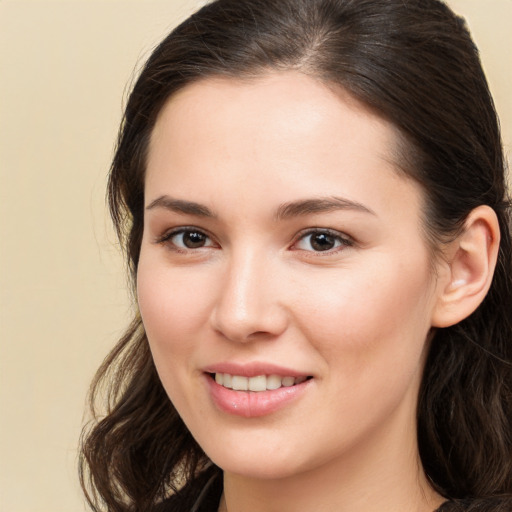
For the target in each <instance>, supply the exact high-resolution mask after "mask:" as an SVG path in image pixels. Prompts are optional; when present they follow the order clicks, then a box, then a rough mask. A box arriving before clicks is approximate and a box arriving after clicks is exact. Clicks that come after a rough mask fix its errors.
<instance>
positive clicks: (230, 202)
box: [82, 0, 512, 512]
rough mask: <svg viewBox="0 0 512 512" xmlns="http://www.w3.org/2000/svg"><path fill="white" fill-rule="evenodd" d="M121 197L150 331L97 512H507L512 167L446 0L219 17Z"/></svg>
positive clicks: (152, 114) (175, 60)
mask: <svg viewBox="0 0 512 512" xmlns="http://www.w3.org/2000/svg"><path fill="white" fill-rule="evenodd" d="M109 200H110V206H111V212H112V216H113V219H114V222H115V225H116V227H117V229H118V233H119V235H120V237H121V240H122V242H123V244H124V246H125V247H126V249H127V255H128V261H129V265H130V269H131V273H132V277H133V282H134V284H135V289H136V293H137V300H138V307H139V311H140V315H139V314H137V315H136V318H135V319H134V321H133V323H132V325H131V327H130V328H129V330H128V331H127V333H126V334H125V336H124V337H123V339H122V340H121V341H120V343H119V344H118V346H117V347H116V348H115V349H114V351H113V352H112V353H111V355H110V356H109V358H108V359H107V360H106V362H105V363H104V365H103V366H102V368H101V369H100V371H99V373H98V375H97V377H96V380H95V382H94V384H93V393H92V400H93V402H94V400H95V397H96V396H97V395H98V394H99V393H100V390H101V389H106V391H107V393H108V398H109V406H108V411H107V414H106V416H105V417H104V418H102V419H101V420H98V422H97V423H96V424H95V425H93V426H92V428H91V429H90V430H89V431H88V432H87V433H86V434H85V436H84V445H83V456H82V482H83V485H84V488H88V491H87V492H88V498H89V502H90V504H91V505H92V506H93V508H94V509H95V510H103V509H105V510H112V511H114V510H115V511H128V510H137V511H149V510H158V511H166V510H169V511H181V510H183V511H189V510H194V511H198V510H201V511H211V510H215V511H216V510H223V511H226V510H227V511H230V512H233V511H243V512H255V511H288V510H290V511H291V510H322V511H331V510H332V511H337V512H339V511H346V510H350V511H351V512H354V511H362V512H372V511H374V510H375V511H376V510H379V511H387V510H389V511H398V510H404V511H406V510H407V511H425V512H426V511H429V512H430V511H433V510H439V511H442V512H446V511H459V510H471V511H473V510H474V511H476V510H478V511H491V510H492V511H501V512H504V511H510V510H512V499H511V497H510V496H511V493H512V458H511V455H512V453H511V452H512V450H511V447H512V441H511V434H512V426H511V396H512V393H511V363H512V344H511V343H510V341H511V338H512V337H511V333H512V325H511V317H512V315H510V304H511V303H512V302H511V299H512V297H511V295H512V268H511V265H512V253H511V240H510V213H509V202H508V197H507V193H506V189H505V178H504V159H503V154H502V149H501V141H500V135H499V128H498V123H497V120H496V114H495V111H494V108H493V103H492V99H491V97H490V95H489V91H488V88H487V84H486V81H485V77H484V75H483V72H482V69H481V66H480V63H479V59H478V55H477V51H476V49H475V47H474V45H473V43H472V41H471V39H470V36H469V35H468V33H467V30H466V28H465V26H464V23H463V22H462V21H461V20H460V19H458V18H457V17H455V16H454V15H453V13H452V12H451V11H450V10H449V9H448V8H447V7H446V6H445V5H444V4H442V3H440V2H439V1H437V0H410V1H408V2H404V1H403V0H281V1H279V2H276V1H275V0H218V1H216V2H213V3H211V4H209V5H207V6H205V7H204V8H203V9H201V10H200V11H199V12H198V13H196V14H195V15H193V16H192V17H191V18H190V19H188V20H186V21H185V22H184V23H183V24H182V25H181V26H179V27H178V28H177V29H175V30H174V31H173V32H172V33H171V34H170V35H169V36H168V37H167V38H166V39H165V40H164V41H163V42H162V43H161V44H160V46H159V47H158V48H157V49H156V50H155V51H154V53H153V55H152V56H151V57H150V59H149V60H148V62H147V64H146V66H145V67H144V69H143V71H142V73H141V75H140V77H139V79H138V81H137V83H136V84H135V87H134V89H133V92H132V94H131V96H130V99H129V102H128V105H127V108H126V113H125V119H124V122H123V125H122V127H121V132H120V136H119V142H118V147H117V151H116V155H115V158H114V162H113V165H112V169H111V175H110V183H109ZM87 474H89V478H87ZM88 484H89V485H88ZM102 507H103V508H102Z"/></svg>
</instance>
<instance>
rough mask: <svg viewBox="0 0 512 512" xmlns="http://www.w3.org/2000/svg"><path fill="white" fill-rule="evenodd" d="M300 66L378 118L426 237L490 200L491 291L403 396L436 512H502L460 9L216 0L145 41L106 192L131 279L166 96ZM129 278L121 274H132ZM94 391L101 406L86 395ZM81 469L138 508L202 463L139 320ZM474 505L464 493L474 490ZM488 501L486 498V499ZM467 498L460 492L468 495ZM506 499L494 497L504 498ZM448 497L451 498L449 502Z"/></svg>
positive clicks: (469, 77) (491, 330)
mask: <svg viewBox="0 0 512 512" xmlns="http://www.w3.org/2000/svg"><path fill="white" fill-rule="evenodd" d="M290 69H295V70H299V71H301V72H303V73H305V74H308V75H310V76H313V77H315V78H316V79H319V80H321V81H323V82H325V83H327V84H337V85H338V86H341V87H342V88H344V89H345V90H346V91H348V92H349V93H350V94H352V95H353V96H354V97H356V98H357V99H359V100H360V101H361V102H363V103H364V104H366V105H367V106H368V107H370V108H371V109H372V110H373V111H374V112H375V113H377V114H378V115H380V116H383V117H384V118H386V119H388V120H389V121H391V122H392V123H393V124H394V125H395V126H396V127H397V128H398V129H399V131H400V133H401V135H402V138H403V148H402V152H401V153H402V154H401V155H400V162H401V168H402V169H401V170H402V171H404V172H405V173H407V174H408V175H409V176H410V177H411V178H412V179H414V180H416V181H417V182H418V183H419V184H420V185H421V186H422V188H423V191H424V194H425V198H426V204H427V207H426V209H425V214H424V217H425V219H424V222H425V228H426V229H425V232H426V234H427V238H428V241H429V243H430V244H431V246H432V247H433V248H435V247H439V246H440V244H442V243H443V241H444V240H446V238H449V237H450V236H451V235H453V234H454V233H457V232H458V230H459V229H460V228H461V226H462V225H463V223H464V220H465V219H466V217H467V216H468V214H469V213H470V212H471V210H472V209H473V208H475V207H477V206H479V205H482V204H486V205H489V206H491V207H492V208H493V209H494V210H495V212H496V214H497V216H498V219H499V224H500V229H501V237H502V240H501V246H500V251H499V256H498V265H497V268H496V272H495V276H494V280H493V283H492V286H491V289H490V291H489V293H488V295H487V297H486V298H485V300H484V302H483V303H482V304H481V306H480V307H479V308H478V309H477V311H475V313H473V314H472V315H471V316H470V317H469V318H467V319H466V320H464V321H463V322H460V323H459V324H457V325H455V326H453V327H449V328H446V329H439V330H438V331H437V332H436V333H435V336H434V339H433V341H432V344H431V348H430V353H429V358H428V361H427V363H426V367H425V370H424V376H423V382H422V386H421V390H420V396H419V402H418V441H419V449H420V455H421V460H422V463H423V466H424V469H425V472H426V474H427V475H428V477H429V479H430V480H431V483H432V486H433V487H434V488H435V489H436V490H437V491H438V492H439V493H440V494H442V495H443V496H445V497H447V498H451V499H453V500H459V501H458V502H457V501H454V502H453V503H451V504H450V505H448V504H447V505H445V506H444V508H443V510H462V508H457V507H463V506H465V505H464V503H465V501H464V500H470V501H471V500H472V501H471V503H473V505H471V507H472V508H471V510H475V511H476V510H479V511H484V510H496V511H498V510H499V511H503V512H505V510H507V511H510V509H511V502H510V501H507V498H503V499H501V498H500V499H498V498H497V497H499V496H506V495H510V494H511V493H512V424H511V421H512V379H511V377H512V311H511V309H512V245H511V236H510V225H511V222H510V208H509V201H508V196H507V191H506V185H505V163H504V157H503V153H502V147H501V139H500V132H499V126H498V122H497V116H496V112H495V109H494V106H493V101H492V98H491V96H490V93H489V90H488V86H487V82H486V79H485V76H484V73H483V71H482V68H481V64H480V61H479V57H478V52H477V49H476V48H475V46H474V44H473V42H472V40H471V38H470V35H469V33H468V31H467V29H466V26H465V24H464V22H463V20H462V19H460V18H458V17H457V16H455V15H454V14H453V13H452V12H451V11H450V10H449V8H448V7H447V6H446V5H445V4H444V3H442V2H440V1H438V0H408V1H404V0H279V1H277V0H217V1H215V2H212V3H211V4H208V5H206V6H205V7H203V8H202V9H201V10H200V11H198V12H197V13H196V14H195V15H193V16H192V17H191V18H189V19H188V20H186V21H185V22H183V23H182V24H181V25H180V26H179V27H177V28H176V29H175V30H174V31H173V32H172V33H171V34H170V35H169V36H168V37H167V38H166V39H165V40H164V41H163V42H162V43H161V44H160V45H159V46H158V47H157V48H156V49H155V51H154V52H153V54H152V55H151V57H150V58H149V60H148V61H147V63H146V65H145V67H144V69H143V70H142V72H141V74H140V76H139V78H138V80H137V82H136V83H135V86H134V88H133V91H132V93H131V95H130V97H129V101H128V104H127V107H126V111H125V116H124V120H123V123H122V126H121V129H120V133H119V139H118V145H117V151H116V153H115V157H114V160H113V163H112V167H111V173H110V181H109V188H108V198H109V203H110V209H111V214H112V218H113V220H114V224H115V226H116V228H117V231H118V234H119V237H120V240H121V242H122V245H123V247H125V249H126V254H127V260H128V264H129V268H130V271H131V275H132V277H133V278H135V276H136V273H137V263H138V259H139V250H140V245H141V238H142V230H143V199H144V173H145V162H146V157H147V150H148V141H149V138H150V135H151V132H152V129H153V126H154V124H155V121H156V118H157V116H158V113H159V112H160V110H161V108H162V106H163V105H164V103H165V102H166V101H167V100H168V99H169V97H171V96H172V95H173V94H174V93H175V92H176V91H178V90H179V89H181V88H183V87H185V86H187V85H188V84H191V83H193V82H194V81H197V80H200V79H203V78H205V77H211V76H224V77H236V78H240V77H247V78H250V77H254V76H258V75H259V74H261V73H264V72H267V71H268V70H290ZM134 282H135V281H134ZM105 398H106V402H107V404H106V411H104V412H103V416H100V414H101V413H99V412H98V411H97V410H96V409H95V404H97V403H98V402H101V399H105ZM91 404H92V407H93V412H94V414H95V417H96V418H97V419H96V421H95V422H93V424H92V425H90V426H89V427H88V428H87V429H86V430H85V431H84V435H83V445H82V456H81V478H82V484H83V487H84V490H85V491H86V495H87V497H88V500H89V503H90V504H91V506H92V508H93V509H94V510H96V511H99V510H103V509H105V510H109V511H112V512H117V511H119V512H121V511H124V512H127V511H137V512H144V511H149V510H151V509H152V508H153V507H154V505H155V504H156V503H158V502H159V501H161V500H162V499H164V498H165V497H166V496H167V495H169V494H170V493H173V492H176V491H177V490H178V489H179V488H180V487H182V486H183V485H184V484H186V483H189V484H190V483H191V484H192V485H193V482H194V481H195V480H194V479H196V478H197V475H198V473H200V471H201V470H202V469H203V468H204V467H205V465H206V464H207V462H208V459H207V457H206V455H205V454H204V453H203V452H202V450H201V448H200V447H199V446H198V445H197V443H196V442H195V441H194V439H193V437H192V436H191V434H190V432H189V431H188V430H187V428H186V427H185V425H184V424H183V422H182V421H181V419H180V417H179V415H178V414H177V412H176V410H175V409H174V407H173V405H172V403H171V402H170V401H169V399H168V398H167V396H166V394H165V392H164V390H163V388H162V386H161V384H160V381H159V379H158V375H157V373H156V370H155V367H154V365H153V361H152V359H151V355H150V352H149V348H148V343H147V339H146V335H145V333H144V329H143V326H142V323H141V320H140V317H139V316H136V317H135V319H134V320H133V323H132V325H131V326H130V327H129V329H128V330H127V332H126V334H125V335H124V336H123V338H122V339H121V340H120V342H119V344H118V345H117V346H116V347H115V349H114V350H113V351H112V353H111V354H110V355H109V357H108V358H107V359H106V361H105V362H104V364H103V366H102V367H101V368H100V369H99V371H98V373H97V375H96V378H95V380H94V382H93V385H92V391H91ZM484 498H486V500H484V501H482V500H480V501H478V499H484ZM491 498H492V499H491ZM468 503H469V501H468ZM507 503H508V505H507ZM450 507H451V508H450Z"/></svg>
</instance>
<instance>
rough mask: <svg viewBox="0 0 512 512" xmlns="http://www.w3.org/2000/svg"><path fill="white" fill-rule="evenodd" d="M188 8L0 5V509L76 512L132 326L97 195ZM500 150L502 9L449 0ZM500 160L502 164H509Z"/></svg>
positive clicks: (191, 0)
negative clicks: (86, 458)
mask: <svg viewBox="0 0 512 512" xmlns="http://www.w3.org/2000/svg"><path fill="white" fill-rule="evenodd" d="M202 3H204V2H200V1H198V0H167V1H165V2H162V1H160V2H155V1H145V0H138V1H119V0H97V1H92V0H89V1H76V0H60V1H44V0H32V1H28V0H10V1H9V0H0V173H1V176H0V511H1V512H79V511H83V510H85V505H84V502H83V499H82V496H81V494H80V490H79V486H78V479H77V470H76V460H77V443H78V437H79V435H80V430H81V425H82V422H83V414H84V405H85V397H86V393H87V388H88V385H89V382H90V380H91V378H92V375H93V373H94V371H95V369H96V368H97V367H98V366H99V364H100V362H101V360H102V359H103V357H104V356H105V355H106V353H107V352H108V350H109V348H110V347H111V346H112V345H113V344H114V343H115V341H116V340H117V338H118V337H119V335H120V333H121V332H122V330H123V328H124V326H125V325H126V324H127V322H128V320H129V318H130V312H131V305H130V296H129V294H128V293H127V292H126V278H125V273H124V266H123V261H122V258H121V257H120V253H119V249H118V247H117V243H116V240H115V237H114V235H113V233H112V229H111V227H110V221H109V219H108V217H107V214H106V209H105V201H104V194H105V183H106V174H107V171H108V167H109V162H110V159H111V156H112V148H113V144H114V140H115V136H116V132H117V127H118V124H119V120H120V118H121V112H122V105H123V102H124V98H125V97H126V91H127V88H129V84H130V83H131V82H132V80H133V76H134V75H135V74H136V72H137V70H138V69H139V67H140V65H141V64H142V62H143V61H144V58H145V57H147V56H148V54H149V52H150V50H151V48H153V47H154V45H155V44H156V43H157V42H158V41H159V40H160V39H161V38H162V37H163V35H164V34H166V33H167V32H168V30H169V29H170V28H171V27H172V26H174V25H175V24H176V23H177V22H178V21H179V20H181V19H183V18H184V17H186V16H187V15H188V14H190V13H191V12H192V11H193V10H194V9H195V8H196V7H197V6H198V5H200V4H202ZM449 3H450V4H451V5H452V6H453V7H454V8H455V10H456V11H457V12H459V13H460V14H462V15H464V16H465V17H466V18H467V21H468V23H469V26H470V28H471V30H472V32H473V35H474V38H475V39H476V41H477V44H478V45H479V47H480V50H481V55H482V60H483V63H484V67H485V69H486V72H487V74H488V78H489V82H490V86H491V89H492V91H493V93H494V97H495V101H496V105H497V109H498V112H499V114H500V117H501V122H502V127H503V135H504V141H505V148H506V151H507V153H508V154H509V155H510V153H511V151H512V149H511V148H512V95H511V93H510V83H512V31H510V20H511V19H512V0H452V1H451V2H449ZM509 161H510V157H509Z"/></svg>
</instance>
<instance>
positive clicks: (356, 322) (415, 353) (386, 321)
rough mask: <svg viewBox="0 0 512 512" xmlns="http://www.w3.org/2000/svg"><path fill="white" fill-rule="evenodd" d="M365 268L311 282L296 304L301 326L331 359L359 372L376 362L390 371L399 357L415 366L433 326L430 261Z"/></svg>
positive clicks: (368, 370) (367, 370)
mask: <svg viewBox="0 0 512 512" xmlns="http://www.w3.org/2000/svg"><path fill="white" fill-rule="evenodd" d="M365 268H366V270H365V272H364V274H363V273H357V272H355V271H354V272H351V271H346V272H345V271H343V272H342V273H340V274H339V275H338V276H336V277H334V278H331V279H329V280H326V281H325V282H319V281H318V280H317V281H316V283H315V286H307V288H308V289H309V292H308V293H302V294H301V297H302V298H303V299H302V302H301V303H300V306H299V305H298V306H297V314H296V318H297V321H298V322H300V323H301V330H302V331H303V332H305V333H306V335H307V337H308V339H309V340H311V342H312V343H314V344H315V345H316V348H317V349H318V350H319V351H321V352H322V353H323V355H324V358H325V360H326V361H332V362H336V364H338V363H337V362H340V363H339V364H340V366H344V367H346V368H348V369H350V370H352V371H353V372H354V373H357V374H358V375H359V374H362V373H365V374H368V375H370V374H371V373H372V372H374V371H375V369H376V368H377V367H381V368H383V371H384V369H386V367H387V371H388V373H389V367H390V365H392V366H395V365H396V364H398V363H399V362H403V363H404V364H406V365H407V366H408V367H412V366H414V365H415V364H417V362H418V359H419V358H420V357H421V353H422V350H423V346H424V343H425V340H426V337H427V334H428V331H429V328H430V315H429V312H430V307H431V306H430V299H429V296H430V293H429V289H430V284H429V283H430V280H429V274H428V266H427V265H414V264H409V265H407V266H404V265H397V264H393V262H392V261H389V262H387V261H386V259H382V260H381V261H380V262H379V265H375V266H371V265H368V266H366V267H365ZM305 288H306V287H305ZM311 290H314V293H312V292H311ZM333 364H334V363H333ZM351 373H352V372H351Z"/></svg>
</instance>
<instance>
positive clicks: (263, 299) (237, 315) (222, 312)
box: [211, 251, 288, 342]
mask: <svg viewBox="0 0 512 512" xmlns="http://www.w3.org/2000/svg"><path fill="white" fill-rule="evenodd" d="M278 274H279V272H278V271H277V269H276V268H275V267H274V266H273V265H272V264H269V262H268V261H266V260H265V259H264V258H263V259H262V258H261V257H259V256H258V255H257V254H256V253H254V252H250V251H245V252H244V254H241V255H238V256H237V257H232V258H230V259H229V261H226V264H225V271H224V273H223V275H222V276H220V277H221V279H220V281H221V282H220V285H219V289H218V293H217V297H216V302H215V304H214V307H213V309H212V314H211V325H212V327H213V329H214V330H215V331H217V332H218V333H220V334H221V335H222V336H224V337H225V338H227V339H229V340H231V341H236V342H250V341H254V340H261V339H274V338H276V337H278V336H279V335H280V334H282V333H283V332H284V331H285V330H286V328H287V325H288V313H287V310H286V307H285V305H284V304H283V303H282V301H281V297H282V294H281V290H282V286H281V283H280V282H279V279H278ZM281 277H282V276H281Z"/></svg>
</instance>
